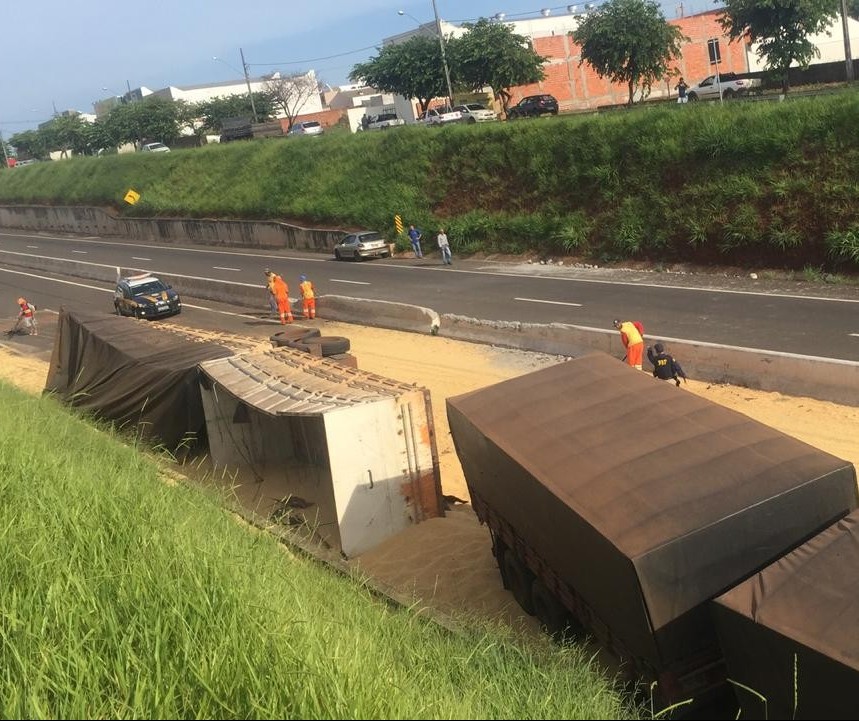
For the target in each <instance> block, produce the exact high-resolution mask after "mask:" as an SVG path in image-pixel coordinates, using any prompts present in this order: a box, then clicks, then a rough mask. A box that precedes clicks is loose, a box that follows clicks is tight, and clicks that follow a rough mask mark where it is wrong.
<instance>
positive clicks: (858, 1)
mask: <svg viewBox="0 0 859 721" xmlns="http://www.w3.org/2000/svg"><path fill="white" fill-rule="evenodd" d="M847 14H848V15H849V16H850V17H851V18H853V19H854V20H859V0H847Z"/></svg>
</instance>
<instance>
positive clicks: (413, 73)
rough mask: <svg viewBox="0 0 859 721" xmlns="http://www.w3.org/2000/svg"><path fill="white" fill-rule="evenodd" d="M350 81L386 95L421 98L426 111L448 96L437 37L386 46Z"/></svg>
mask: <svg viewBox="0 0 859 721" xmlns="http://www.w3.org/2000/svg"><path fill="white" fill-rule="evenodd" d="M349 78H350V79H351V80H352V81H353V82H363V83H366V84H367V85H369V86H370V87H373V88H376V89H378V90H381V91H382V92H385V93H398V94H399V95H402V96H404V97H406V98H417V101H418V103H419V104H420V106H421V111H426V109H427V108H428V107H429V103H430V100H432V99H433V98H439V97H444V96H445V95H447V83H446V81H445V77H444V67H443V65H442V62H441V48H440V47H439V43H438V37H437V36H435V35H426V34H421V35H414V36H412V37H410V38H409V39H408V40H406V41H405V42H403V43H396V44H393V45H386V46H384V47H383V48H382V49H381V50H379V54H378V55H376V57H374V58H370V59H369V60H368V61H367V62H365V63H358V64H357V65H356V66H355V67H353V68H352V72H351V73H350V74H349ZM451 81H453V79H451Z"/></svg>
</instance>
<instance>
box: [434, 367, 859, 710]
mask: <svg viewBox="0 0 859 721" xmlns="http://www.w3.org/2000/svg"><path fill="white" fill-rule="evenodd" d="M447 413H448V419H449V421H450V428H451V433H452V435H453V440H454V444H455V446H456V450H457V453H458V455H459V458H460V461H461V462H462V466H463V470H464V472H465V477H466V481H467V483H468V488H469V491H470V493H471V499H472V503H473V506H474V509H475V511H476V513H477V515H478V517H479V518H480V520H481V521H482V522H483V523H486V524H487V525H488V526H489V529H490V532H491V536H492V543H493V552H494V554H495V556H496V559H497V560H498V563H499V567H500V569H501V572H502V577H503V579H504V582H505V585H506V586H507V587H508V588H510V589H511V591H512V592H513V594H514V595H515V596H516V599H517V600H518V601H519V603H520V604H521V605H522V606H523V608H525V609H526V610H527V611H530V612H532V613H536V614H537V616H538V617H539V618H540V620H541V621H542V622H543V624H544V625H545V626H546V627H547V628H549V629H550V630H554V631H560V630H562V629H563V628H564V627H565V626H566V625H567V623H568V622H569V621H570V619H571V618H572V620H573V621H574V622H577V623H578V624H580V625H581V626H583V627H584V628H585V629H586V630H587V631H588V632H589V633H592V634H593V635H594V636H596V637H597V638H598V639H600V640H601V641H602V642H603V643H605V644H606V645H608V646H609V647H610V648H611V649H612V650H614V651H615V653H616V654H617V655H618V656H620V657H621V658H622V659H624V660H625V661H627V664H626V668H627V669H629V671H630V672H631V673H633V674H634V675H635V676H637V677H639V678H644V679H646V680H647V681H649V682H653V681H657V682H658V684H657V693H658V694H659V696H660V698H661V699H662V700H663V701H665V702H675V701H680V700H685V699H689V698H692V697H696V696H697V697H698V698H699V699H700V698H701V697H702V696H703V695H704V694H705V692H706V691H707V690H710V689H714V688H716V687H718V686H720V685H721V684H722V683H723V681H724V673H725V672H724V661H723V659H722V656H721V652H720V650H719V646H718V643H717V638H716V633H715V627H714V625H713V622H712V619H711V617H710V609H709V604H708V602H709V600H710V599H712V598H713V597H715V596H717V595H719V594H720V593H723V592H724V591H726V590H727V589H729V588H731V587H732V586H734V585H736V584H737V583H739V582H740V581H742V580H743V579H744V578H746V577H748V576H749V575H751V574H753V573H755V572H756V571H758V570H759V569H761V568H763V567H764V566H766V565H767V564H769V563H771V562H772V561H774V560H776V559H777V558H779V557H781V556H783V555H784V554H785V553H787V552H788V551H790V550H791V549H793V548H795V547H796V546H798V545H800V544H801V543H803V542H804V541H806V540H807V539H809V538H811V537H812V536H814V535H815V534H816V533H818V532H820V531H821V530H822V529H824V528H826V527H827V526H829V525H830V524H832V523H833V522H835V521H837V520H839V519H840V518H842V517H844V516H845V515H847V514H848V513H849V512H850V511H852V510H853V509H854V508H856V506H857V489H856V478H855V471H854V469H853V466H852V465H851V464H850V463H848V462H846V461H843V460H841V459H838V458H835V457H834V456H831V455H829V454H827V453H824V452H822V451H819V450H817V449H815V448H813V447H811V446H809V445H807V444H805V443H802V442H801V441H798V440H796V439H794V438H791V437H789V436H787V435H785V434H783V433H780V432H779V431H777V430H775V429H773V428H770V427H768V426H766V425H764V424H762V423H758V422H756V421H753V420H751V419H750V418H748V417H746V416H744V415H742V414H740V413H737V412H735V411H732V410H729V409H727V408H724V407H722V406H719V405H717V404H715V403H712V402H710V401H707V400H705V399H703V398H700V397H698V396H695V395H693V394H691V393H688V392H686V391H684V390H682V389H677V388H675V387H674V385H673V384H668V383H663V382H661V381H657V380H655V379H653V378H651V377H650V376H648V375H646V374H644V373H641V372H637V371H635V370H633V369H631V368H629V367H628V366H626V365H624V364H622V363H619V362H618V361H617V360H616V359H613V358H611V357H609V356H607V355H603V354H593V355H588V356H584V357H581V358H578V359H575V360H572V361H569V362H566V363H562V364H559V365H556V366H553V367H551V368H547V369H544V370H540V371H537V372H534V373H530V374H528V375H525V376H521V377H519V378H515V379H512V380H509V381H505V382H502V383H498V384H496V385H493V386H490V387H488V388H485V389H482V390H479V391H475V392H472V393H468V394H465V395H461V396H457V397H455V398H450V399H448V402H447Z"/></svg>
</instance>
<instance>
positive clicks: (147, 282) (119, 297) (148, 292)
mask: <svg viewBox="0 0 859 721" xmlns="http://www.w3.org/2000/svg"><path fill="white" fill-rule="evenodd" d="M113 309H114V311H115V312H116V314H117V315H132V316H134V317H135V318H160V317H163V316H167V315H177V314H178V313H181V312H182V300H181V299H180V298H179V294H178V293H177V292H176V291H175V290H173V289H172V288H171V287H170V286H169V285H167V284H166V283H165V282H164V281H162V280H160V279H159V278H156V277H155V276H154V275H151V274H149V273H140V274H138V275H130V276H128V277H125V278H120V279H119V280H118V281H117V283H116V291H115V292H114V294H113Z"/></svg>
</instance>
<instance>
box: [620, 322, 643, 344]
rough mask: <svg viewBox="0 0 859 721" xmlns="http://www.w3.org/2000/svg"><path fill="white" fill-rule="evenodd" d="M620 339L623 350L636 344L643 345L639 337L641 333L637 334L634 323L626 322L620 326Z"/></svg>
mask: <svg viewBox="0 0 859 721" xmlns="http://www.w3.org/2000/svg"><path fill="white" fill-rule="evenodd" d="M620 338H621V340H622V341H623V345H624V347H625V348H629V346H631V345H637V344H638V343H644V338H642V337H641V333H639V332H638V328H637V327H636V325H635V323H632V322H630V321H628V320H627V321H624V322H623V323H621V324H620Z"/></svg>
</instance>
